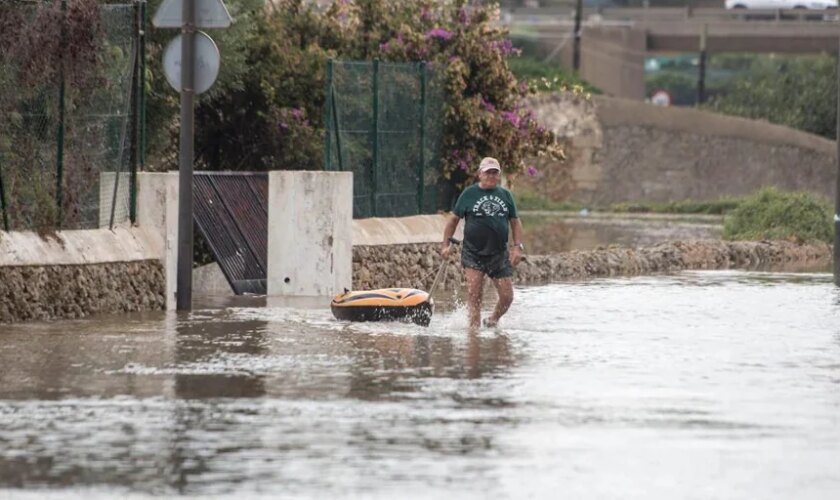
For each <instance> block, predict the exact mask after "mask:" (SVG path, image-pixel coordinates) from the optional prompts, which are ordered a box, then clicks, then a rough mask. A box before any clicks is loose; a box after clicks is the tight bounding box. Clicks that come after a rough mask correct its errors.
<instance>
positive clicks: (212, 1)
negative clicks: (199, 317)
mask: <svg viewBox="0 0 840 500" xmlns="http://www.w3.org/2000/svg"><path fill="white" fill-rule="evenodd" d="M230 22H231V17H230V13H228V10H227V7H225V4H224V2H223V1H222V0H163V2H161V4H160V6H158V9H157V11H156V12H155V16H154V18H153V19H152V25H154V26H155V27H156V28H176V29H180V30H181V36H180V37H176V39H174V40H172V41H171V42H170V43H169V45H168V46H167V48H166V50H165V51H164V57H163V71H164V73H165V74H166V79H167V80H168V81H169V84H170V85H172V87H174V88H175V90H177V91H178V92H180V94H181V137H180V154H179V158H178V198H179V200H178V263H177V266H176V268H177V270H178V272H177V280H176V285H175V286H176V288H175V307H176V309H177V310H178V311H190V310H192V275H193V273H192V264H193V160H194V157H195V149H194V147H195V146H194V142H195V106H194V104H195V96H196V94H200V93H201V92H204V91H206V90H207V89H209V88H210V86H211V85H213V82H214V81H216V76H217V75H218V74H219V64H220V58H219V49H218V47H216V44H215V43H213V40H212V39H211V38H210V37H209V36H207V35H206V34H205V33H202V32H199V31H197V29H198V28H227V27H229V26H230ZM197 35H200V36H197ZM197 42H200V43H197ZM178 44H180V48H179V45H178ZM179 52H180V60H178V57H179ZM196 58H198V59H200V64H196Z"/></svg>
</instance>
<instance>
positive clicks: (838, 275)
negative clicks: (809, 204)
mask: <svg viewBox="0 0 840 500" xmlns="http://www.w3.org/2000/svg"><path fill="white" fill-rule="evenodd" d="M836 61H837V82H836V83H837V89H836V93H837V103H836V106H837V107H836V109H837V118H836V120H837V121H836V124H837V132H836V133H837V136H836V137H837V179H836V183H835V186H834V284H835V285H837V286H840V38H838V39H837V59H836Z"/></svg>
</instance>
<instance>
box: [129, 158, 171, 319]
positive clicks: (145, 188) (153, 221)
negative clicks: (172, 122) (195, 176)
mask: <svg viewBox="0 0 840 500" xmlns="http://www.w3.org/2000/svg"><path fill="white" fill-rule="evenodd" d="M137 225H138V226H140V227H143V228H146V229H147V230H148V232H149V234H150V235H152V237H153V238H154V239H153V242H154V244H155V248H156V249H157V258H158V259H160V260H161V263H162V265H163V269H164V276H165V279H166V282H165V297H166V309H167V310H174V309H175V305H176V300H175V291H176V290H175V288H176V283H177V277H178V269H177V264H178V172H140V173H138V174H137Z"/></svg>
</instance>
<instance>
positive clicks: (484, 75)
mask: <svg viewBox="0 0 840 500" xmlns="http://www.w3.org/2000/svg"><path fill="white" fill-rule="evenodd" d="M154 3H155V2H153V4H154ZM254 3H255V2H254V0H231V1H230V2H228V6H229V7H230V8H231V11H232V14H234V13H235V12H238V13H239V15H238V16H236V17H237V22H236V24H235V26H234V27H232V28H231V32H230V33H229V34H228V35H227V36H228V37H229V38H230V41H229V42H226V41H225V40H223V39H219V46H220V49H221V51H222V60H223V66H224V65H226V64H229V62H228V61H229V60H230V59H231V58H233V61H234V64H236V61H242V64H241V65H238V66H236V67H235V68H232V69H231V71H230V73H229V75H228V77H227V79H220V81H219V82H217V83H216V86H215V88H214V90H213V91H211V92H208V94H207V96H202V98H201V100H200V103H199V107H198V109H197V115H196V122H197V123H198V124H200V126H199V127H197V135H196V151H197V161H198V162H199V163H201V164H203V165H204V166H205V167H206V168H211V169H218V168H243V169H249V170H262V169H268V168H287V169H288V168H295V169H298V168H320V167H321V165H322V161H323V152H322V151H323V144H322V142H323V104H324V102H323V101H324V79H325V71H324V70H325V67H326V61H327V59H328V58H337V59H343V60H371V59H375V58H378V59H380V60H383V61H392V62H416V61H427V62H428V63H429V64H430V65H431V66H432V67H433V68H435V69H436V70H437V71H439V72H440V73H441V74H442V75H443V77H444V79H445V93H446V103H445V106H444V124H443V129H444V133H443V134H444V137H443V141H442V142H443V145H442V148H443V151H442V165H441V171H442V174H443V176H444V178H446V179H448V180H449V181H450V182H451V183H452V184H453V185H454V186H456V187H461V186H463V185H464V184H465V183H466V182H468V181H469V180H470V178H471V174H472V171H473V169H474V168H475V166H476V165H477V163H478V161H479V160H480V158H481V157H483V156H495V157H497V158H498V159H499V161H500V162H502V164H503V165H504V166H505V168H506V170H507V171H509V172H511V173H515V172H517V171H519V170H522V169H523V168H524V164H523V163H524V159H525V158H528V157H533V156H541V155H548V156H551V157H554V158H560V157H562V149H561V148H560V146H559V145H558V144H557V142H556V140H555V137H554V135H553V134H552V133H551V132H550V131H548V130H545V129H544V128H542V127H540V126H539V125H538V124H537V123H536V121H535V120H534V118H533V116H532V115H531V114H530V112H528V111H527V110H525V109H523V108H522V107H521V99H522V97H524V96H525V95H526V94H528V93H529V88H528V85H527V84H525V83H524V82H522V83H520V82H518V81H517V79H516V77H515V75H514V74H513V73H512V72H511V71H510V69H509V67H508V64H507V63H508V57H509V56H510V55H512V54H513V52H514V49H513V47H512V45H511V43H510V42H509V41H508V40H507V39H506V38H505V37H506V32H505V31H504V29H502V28H500V27H498V25H497V22H496V21H497V20H498V14H499V12H498V8H497V7H495V6H491V7H486V6H481V5H476V4H469V5H468V4H467V2H466V1H465V0H446V1H435V0H339V1H335V2H332V3H331V4H330V5H329V6H328V7H327V8H325V9H323V10H321V9H319V8H318V7H317V6H316V5H315V4H314V3H311V2H303V1H302V0H278V1H276V2H274V3H273V4H272V7H271V8H270V9H269V12H268V14H265V15H264V14H263V12H262V10H261V9H255V8H254V6H253V4H254ZM256 3H259V2H256ZM154 8H155V5H151V6H150V11H152V12H153V11H154ZM233 28H236V29H237V30H238V31H235V30H234V29H233ZM215 33H216V32H214V37H215ZM169 36H171V34H170V35H169ZM155 58H157V59H159V55H157V56H153V57H152V59H155ZM164 85H165V83H163V81H162V79H161V77H156V80H155V83H154V84H153V85H152V87H153V92H152V100H153V101H155V102H154V103H152V104H151V106H152V107H153V108H154V114H155V119H154V120H150V125H149V126H150V128H154V127H158V128H164V129H165V128H167V126H168V125H169V124H171V123H172V120H173V117H174V109H175V108H174V106H172V105H170V104H166V105H163V103H164V102H165V101H166V102H170V103H171V104H175V102H174V101H173V99H174V98H175V96H176V94H175V93H174V92H172V91H171V90H169V89H165V88H164ZM166 109H169V110H170V111H169V112H168V113H166V112H165V110H166ZM152 122H154V123H152ZM283 124H285V126H287V127H289V128H288V129H284V128H283V127H284V125H283ZM301 127H302V128H303V130H300V128H301ZM174 139H175V138H174V137H172V136H170V143H169V144H170V151H171V145H172V144H175V143H176V141H175V140H174Z"/></svg>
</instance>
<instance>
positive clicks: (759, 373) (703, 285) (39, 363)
mask: <svg viewBox="0 0 840 500" xmlns="http://www.w3.org/2000/svg"><path fill="white" fill-rule="evenodd" d="M516 294H517V295H516V302H515V303H514V306H513V308H512V309H511V311H510V313H509V315H508V316H507V317H505V318H504V320H503V323H502V324H501V327H500V328H499V329H494V330H488V329H485V330H481V331H480V332H478V333H473V334H471V333H469V332H468V331H467V329H466V328H465V326H466V324H465V313H464V311H463V309H462V308H461V307H460V306H459V305H457V303H456V302H454V301H453V300H452V296H441V297H438V301H439V303H440V307H439V308H438V311H437V312H436V314H435V317H434V318H433V321H432V325H431V326H430V327H429V328H422V327H418V326H414V325H410V324H401V323H381V324H351V323H342V322H337V321H335V320H334V319H333V318H332V316H331V314H330V312H329V310H328V309H326V308H325V307H323V306H324V305H323V304H320V306H319V304H317V303H314V304H309V305H308V306H307V307H303V306H301V305H297V306H294V307H291V306H288V305H286V306H274V307H272V306H269V307H265V306H262V305H261V304H259V303H258V302H259V301H255V300H253V299H250V300H248V299H246V300H241V299H240V300H238V301H237V302H236V303H227V302H225V300H222V299H219V300H207V299H203V300H202V304H200V305H199V307H198V308H197V310H195V311H194V312H193V313H191V314H189V315H181V316H178V315H175V314H171V313H169V314H167V313H149V314H133V315H125V316H113V317H103V316H100V317H92V318H87V319H82V320H76V321H60V322H52V323H37V324H26V325H14V326H9V325H4V326H0V380H1V381H2V383H0V498H3V499H5V498H27V499H29V498H62V499H91V498H153V497H155V498H156V497H161V496H175V495H187V496H198V497H202V498H204V497H208V498H216V497H234V496H235V497H237V498H261V497H263V498H278V497H282V498H453V497H457V498H482V499H483V498H512V499H513V498H558V497H566V498H615V499H627V498H644V499H651V498H653V499H659V498H661V499H674V498H690V499H693V498H696V499H708V498H716V499H729V498H732V499H736V498H737V499H743V498H762V499H790V498H797V499H834V498H837V494H838V492H840V469H838V467H837V457H838V456H840V361H838V360H840V326H838V325H840V292H838V290H837V289H836V288H835V287H834V286H833V285H832V283H831V277H830V275H827V274H820V273H816V274H792V273H755V272H753V273H748V272H734V271H730V272H688V273H682V274H679V275H675V276H657V277H636V278H622V279H599V280H592V281H587V282H584V283H557V284H548V285H543V286H529V287H517V289H516Z"/></svg>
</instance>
